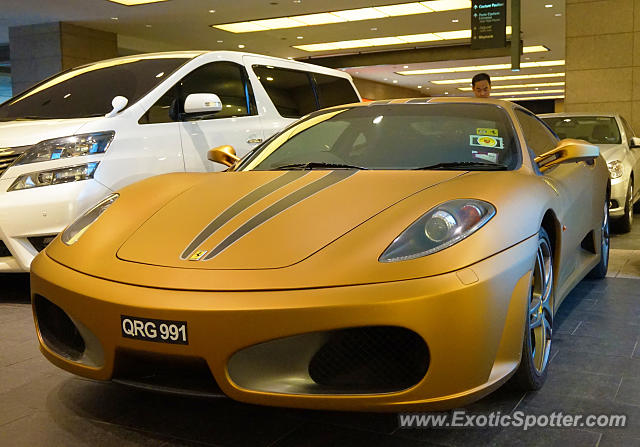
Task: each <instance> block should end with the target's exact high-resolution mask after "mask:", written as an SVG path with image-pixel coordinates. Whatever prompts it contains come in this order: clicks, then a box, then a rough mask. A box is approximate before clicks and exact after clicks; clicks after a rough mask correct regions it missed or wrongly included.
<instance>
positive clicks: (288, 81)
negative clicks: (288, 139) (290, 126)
mask: <svg viewBox="0 0 640 447" xmlns="http://www.w3.org/2000/svg"><path fill="white" fill-rule="evenodd" d="M253 71H254V72H255V74H256V76H258V79H259V80H260V83H261V84H262V86H263V87H264V89H265V90H266V91H267V94H268V95H269V98H270V99H271V102H273V104H274V105H275V106H276V109H277V110H278V113H279V114H280V115H281V116H282V117H284V118H300V117H301V116H304V115H306V114H307V113H311V112H313V111H315V110H317V109H318V104H317V99H316V95H315V92H314V91H313V86H312V85H311V78H310V76H309V74H308V73H306V72H304V71H298V70H289V69H285V68H278V67H271V66H264V65H254V66H253Z"/></svg>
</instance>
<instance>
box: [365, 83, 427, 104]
mask: <svg viewBox="0 0 640 447" xmlns="http://www.w3.org/2000/svg"><path fill="white" fill-rule="evenodd" d="M353 83H354V84H355V85H356V88H357V89H358V91H359V92H360V96H362V97H363V98H366V99H374V100H375V99H397V98H419V97H422V96H428V95H425V94H421V93H420V92H419V91H417V90H413V89H410V88H405V87H397V86H394V85H389V84H383V83H381V82H375V81H369V80H367V79H361V78H353Z"/></svg>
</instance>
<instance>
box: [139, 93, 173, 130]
mask: <svg viewBox="0 0 640 447" xmlns="http://www.w3.org/2000/svg"><path fill="white" fill-rule="evenodd" d="M177 92H178V90H177V88H176V87H175V86H174V87H172V88H171V89H169V91H168V92H167V93H165V94H164V95H162V96H161V97H160V99H158V100H157V101H156V103H155V104H154V105H152V106H151V107H150V108H149V110H147V111H146V112H145V114H144V115H142V117H141V118H140V119H139V120H138V123H140V124H158V123H171V122H173V121H177V119H178V102H177V100H176V98H177V95H178V93H177Z"/></svg>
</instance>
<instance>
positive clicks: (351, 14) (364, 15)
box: [110, 0, 471, 33]
mask: <svg viewBox="0 0 640 447" xmlns="http://www.w3.org/2000/svg"><path fill="white" fill-rule="evenodd" d="M110 1H118V3H123V2H145V3H148V2H149V0H110ZM152 1H166V0H152ZM469 8H471V1H470V0H431V1H426V2H411V3H400V4H396V5H386V6H373V7H370V8H358V9H343V10H339V11H332V12H320V13H317V14H306V15H300V16H288V17H275V18H273V19H265V20H251V21H246V22H234V23H224V24H220V25H211V26H212V27H213V28H218V29H221V30H224V31H228V32H231V33H252V32H257V31H266V30H270V29H283V28H297V27H300V26H315V25H326V24H329V23H338V22H355V21H360V20H372V19H384V18H387V17H399V16H407V15H415V14H428V13H430V12H440V11H454V10H458V9H469Z"/></svg>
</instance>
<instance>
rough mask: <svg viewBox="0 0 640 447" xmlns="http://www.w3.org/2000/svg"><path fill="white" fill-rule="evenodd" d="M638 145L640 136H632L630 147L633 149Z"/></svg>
mask: <svg viewBox="0 0 640 447" xmlns="http://www.w3.org/2000/svg"><path fill="white" fill-rule="evenodd" d="M636 147H640V137H631V141H630V144H629V148H631V149H633V148H636Z"/></svg>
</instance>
